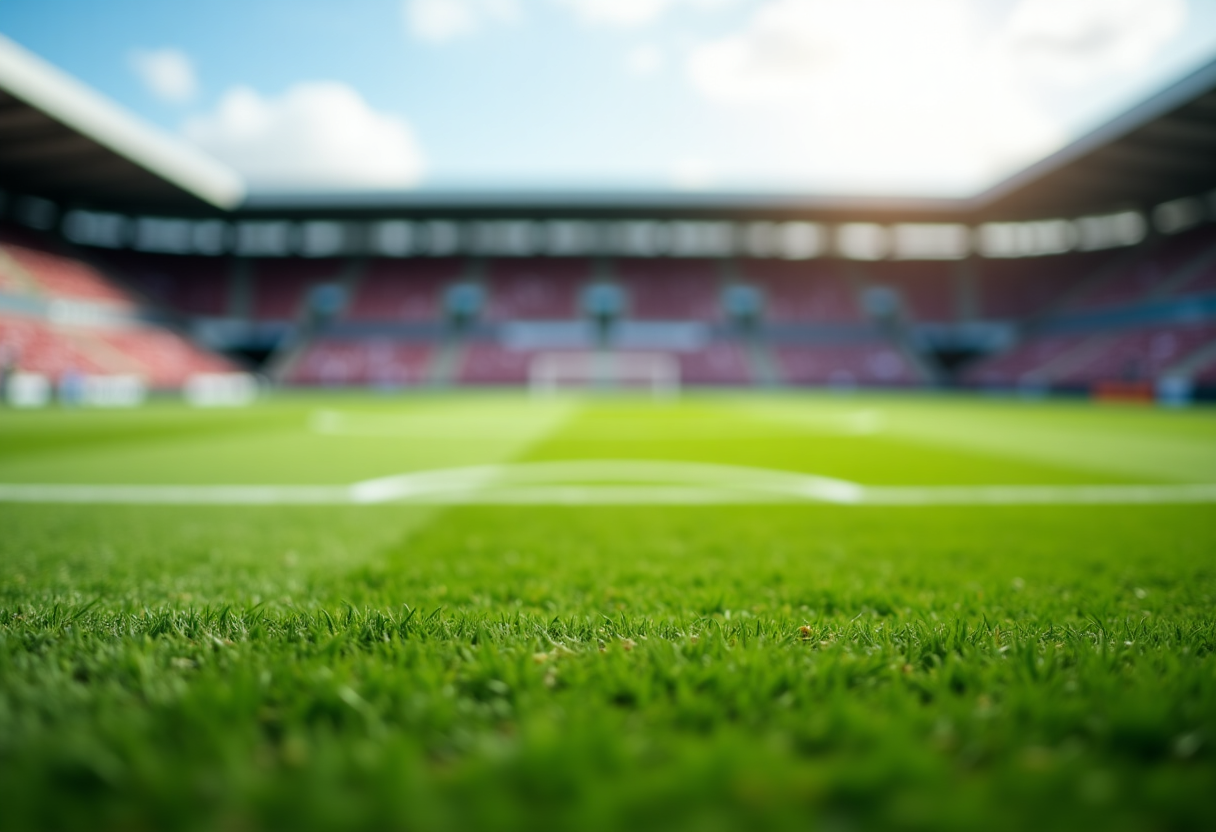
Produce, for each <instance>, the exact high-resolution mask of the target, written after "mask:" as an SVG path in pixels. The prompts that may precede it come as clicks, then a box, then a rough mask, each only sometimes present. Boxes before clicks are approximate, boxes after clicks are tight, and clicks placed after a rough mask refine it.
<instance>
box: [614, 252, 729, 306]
mask: <svg viewBox="0 0 1216 832" xmlns="http://www.w3.org/2000/svg"><path fill="white" fill-rule="evenodd" d="M614 282H616V283H618V284H619V285H620V286H621V287H622V288H623V289H624V290H625V294H626V297H627V302H626V309H627V313H626V316H627V317H629V318H633V319H635V320H650V321H716V320H718V319H720V318H721V316H722V313H721V305H720V303H719V297H718V293H719V288H720V285H719V284H720V279H719V275H718V269H717V264H716V263H714V262H713V261H710V260H662V259H648V260H644V259H633V258H628V259H621V260H618V261H616V264H615V275H614Z"/></svg>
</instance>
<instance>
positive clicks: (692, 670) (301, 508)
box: [0, 393, 1216, 830]
mask: <svg viewBox="0 0 1216 832" xmlns="http://www.w3.org/2000/svg"><path fill="white" fill-rule="evenodd" d="M0 529H2V530H3V533H2V534H0V827H3V828H4V829H6V830H25V829H29V830H35V829H37V830H44V829H55V828H89V829H91V830H111V829H114V830H145V829H146V830H162V829H200V830H212V829H225V830H228V829H231V830H247V829H263V828H282V829H300V830H308V829H329V828H343V829H368V830H392V829H408V830H413V829H418V830H430V829H436V830H466V829H482V828H485V829H491V828H492V829H521V830H523V829H527V830H544V829H582V830H597V829H620V828H631V829H637V830H643V829H661V830H680V829H695V830H703V829H704V830H713V829H745V828H747V829H752V828H775V829H785V828H789V829H833V830H847V829H865V828H876V827H881V828H895V829H959V830H963V829H980V828H982V829H996V830H1000V829H1009V830H1023V829H1035V828H1037V829H1044V830H1047V829H1070V830H1075V829H1087V828H1100V829H1104V830H1185V829H1212V828H1216V798H1214V797H1213V795H1216V656H1214V655H1213V650H1214V649H1216V615H1214V613H1213V608H1214V605H1216V412H1213V411H1212V410H1211V409H1210V408H1206V407H1192V408H1187V409H1179V410H1168V409H1157V408H1149V407H1137V406H1117V405H1105V406H1103V405H1097V404H1092V403H1088V402H1080V401H1072V402H1070V401H1022V400H1016V399H990V400H987V399H975V398H961V397H958V398H955V397H948V396H936V397H934V396H912V395H908V396H896V395H886V396H882V395H869V394H864V395H863V394H854V395H845V394H841V395H828V394H820V395H793V394H791V395H780V396H769V397H764V396H756V395H743V394H738V395H727V394H720V395H712V394H703V395H689V396H686V397H684V398H681V399H676V400H669V401H652V400H649V399H645V398H641V397H639V398H630V397H624V396H621V397H613V396H603V397H596V396H585V397H579V398H569V399H552V400H535V401H534V400H529V399H527V398H525V397H524V396H522V395H507V394H499V393H494V394H491V393H485V394H466V395H433V396H429V395H418V396H413V397H396V398H389V397H378V396H374V395H364V394H358V395H356V394H351V395H330V396H327V397H324V398H321V397H316V398H310V397H306V396H302V395H301V396H291V395H279V396H278V397H275V398H272V399H270V400H267V401H264V402H262V403H260V404H258V405H256V406H254V407H251V408H248V409H245V410H232V411H224V410H216V411H200V410H191V409H188V408H186V407H184V406H181V405H177V404H173V403H168V402H157V403H153V404H151V405H149V406H147V407H145V408H143V409H140V410H138V411H130V412H117V411H114V412H107V411H97V410H70V409H58V410H52V411H46V412H38V413H23V412H16V411H12V410H7V411H0Z"/></svg>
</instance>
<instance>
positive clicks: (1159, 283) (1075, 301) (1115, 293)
mask: <svg viewBox="0 0 1216 832" xmlns="http://www.w3.org/2000/svg"><path fill="white" fill-rule="evenodd" d="M1214 244H1216V239H1214V238H1213V234H1212V230H1211V229H1210V228H1207V227H1200V228H1197V229H1194V230H1192V231H1189V232H1187V233H1185V234H1180V235H1179V236H1177V237H1172V238H1166V239H1163V240H1159V241H1157V242H1156V243H1155V244H1153V245H1150V246H1148V247H1146V250H1145V252H1144V253H1143V254H1142V255H1141V256H1139V257H1136V258H1134V259H1132V260H1130V261H1129V262H1127V263H1126V264H1123V265H1122V267H1121V268H1118V269H1115V270H1114V271H1112V272H1111V273H1110V274H1108V275H1106V276H1105V277H1104V279H1102V280H1101V281H1099V282H1097V283H1095V284H1093V285H1090V286H1086V287H1085V290H1084V291H1082V292H1081V293H1079V294H1078V295H1076V296H1074V297H1072V298H1070V299H1069V302H1068V304H1067V305H1066V306H1065V307H1064V310H1065V311H1080V310H1086V311H1088V310H1095V309H1104V308H1110V307H1116V306H1127V305H1131V304H1134V303H1138V302H1143V301H1146V300H1150V299H1151V298H1152V297H1153V296H1154V295H1156V294H1159V293H1160V292H1161V290H1162V289H1164V288H1166V287H1168V286H1169V285H1171V283H1172V280H1173V278H1174V276H1175V275H1176V274H1177V273H1178V272H1179V270H1181V269H1183V268H1184V267H1185V266H1186V265H1187V264H1188V263H1190V262H1191V261H1193V260H1194V259H1195V258H1196V257H1200V256H1202V255H1204V254H1206V252H1207V250H1208V249H1209V248H1210V247H1211V246H1212V245H1214Z"/></svg>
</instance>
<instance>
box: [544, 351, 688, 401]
mask: <svg viewBox="0 0 1216 832" xmlns="http://www.w3.org/2000/svg"><path fill="white" fill-rule="evenodd" d="M627 387H645V388H646V389H648V390H649V391H650V393H651V395H653V396H655V397H656V398H669V397H672V396H676V395H678V394H679V392H680V363H679V361H677V360H676V358H675V356H673V355H670V354H668V353H662V352H542V353H537V354H536V355H535V356H533V357H532V360H531V361H530V362H529V364H528V389H529V390H531V391H532V395H534V396H547V395H553V394H554V393H560V392H563V391H565V390H594V389H622V388H627Z"/></svg>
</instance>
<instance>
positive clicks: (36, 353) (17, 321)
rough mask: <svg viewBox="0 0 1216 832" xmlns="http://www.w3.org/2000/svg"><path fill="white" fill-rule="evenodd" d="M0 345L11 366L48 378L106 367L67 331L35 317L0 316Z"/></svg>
mask: <svg viewBox="0 0 1216 832" xmlns="http://www.w3.org/2000/svg"><path fill="white" fill-rule="evenodd" d="M0 347H2V348H3V349H2V350H0V351H2V352H3V353H4V354H5V355H6V358H7V360H9V361H12V362H13V364H14V366H16V367H18V368H20V369H22V370H25V371H26V372H31V373H42V374H44V375H46V376H49V377H51V378H52V379H58V378H59V377H60V376H62V375H64V374H65V373H69V372H78V373H100V372H105V371H106V370H107V368H106V367H105V366H103V365H102V364H101V363H100V362H98V361H97V360H95V359H94V357H93V356H91V355H90V354H89V352H88V350H87V349H86V348H85V346H84V345H82V344H80V343H79V341H78V340H77V339H76V338H74V337H72V335H71V334H70V333H68V332H64V331H62V330H61V329H59V328H58V327H54V326H52V325H51V324H49V323H47V322H46V321H42V320H39V319H37V318H19V317H16V316H8V315H4V316H0Z"/></svg>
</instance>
